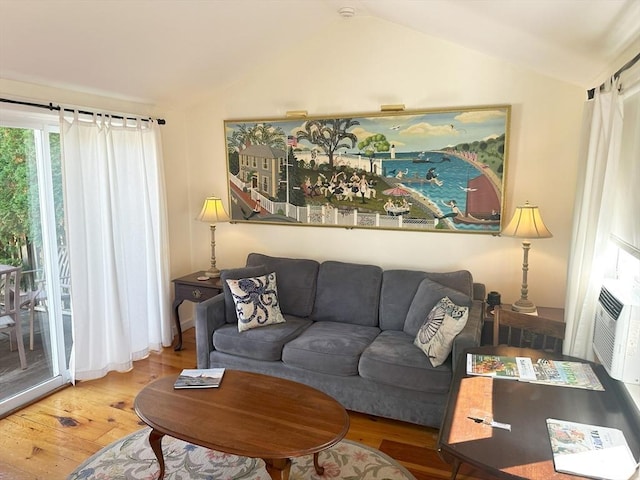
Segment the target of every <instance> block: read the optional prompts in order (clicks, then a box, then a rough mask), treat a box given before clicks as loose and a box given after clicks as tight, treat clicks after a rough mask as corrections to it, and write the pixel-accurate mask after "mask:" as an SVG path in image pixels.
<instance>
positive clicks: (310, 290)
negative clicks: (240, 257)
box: [247, 253, 320, 317]
mask: <svg viewBox="0 0 640 480" xmlns="http://www.w3.org/2000/svg"><path fill="white" fill-rule="evenodd" d="M256 265H265V266H266V268H267V269H268V271H269V272H276V275H277V277H278V297H279V300H280V310H281V311H282V313H284V314H289V315H295V316H297V317H308V316H309V315H311V312H312V311H313V302H314V300H315V297H316V279H317V276H318V267H319V265H320V264H319V263H318V262H316V261H315V260H307V259H297V258H283V257H270V256H268V255H263V254H261V253H250V254H249V255H248V257H247V266H248V267H252V266H256ZM265 273H266V272H265Z"/></svg>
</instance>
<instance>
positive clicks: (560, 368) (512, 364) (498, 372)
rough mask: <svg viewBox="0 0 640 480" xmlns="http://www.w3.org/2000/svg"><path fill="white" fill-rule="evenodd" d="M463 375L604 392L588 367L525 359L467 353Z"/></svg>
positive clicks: (579, 364)
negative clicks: (465, 368)
mask: <svg viewBox="0 0 640 480" xmlns="http://www.w3.org/2000/svg"><path fill="white" fill-rule="evenodd" d="M467 374H468V375H481V376H485V377H494V378H507V379H511V380H520V381H523V382H534V383H543V384H546V385H556V386H561V387H574V388H584V389H587V390H601V391H602V390H604V387H603V386H602V384H601V383H600V380H598V377H597V375H596V374H595V372H594V371H593V369H592V368H591V365H589V364H588V363H581V362H567V361H561V360H548V359H546V358H541V359H539V360H537V361H536V362H535V363H534V362H533V361H532V360H531V359H530V358H529V357H507V356H500V355H482V354H477V353H468V354H467Z"/></svg>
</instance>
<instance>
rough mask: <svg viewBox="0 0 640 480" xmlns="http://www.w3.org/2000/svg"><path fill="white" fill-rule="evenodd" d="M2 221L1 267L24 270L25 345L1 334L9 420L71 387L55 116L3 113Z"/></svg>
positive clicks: (0, 382) (0, 409)
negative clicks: (23, 358)
mask: <svg viewBox="0 0 640 480" xmlns="http://www.w3.org/2000/svg"><path fill="white" fill-rule="evenodd" d="M0 219H1V221H0V264H11V265H15V266H21V267H22V278H23V281H22V282H21V285H20V289H19V292H16V295H15V297H16V298H18V299H19V303H20V305H21V309H20V313H21V314H20V321H21V326H22V332H23V336H22V339H20V338H18V339H13V338H9V337H8V336H7V335H4V334H3V333H2V332H0V415H2V414H3V413H6V412H8V411H11V410H14V409H16V408H18V407H20V406H21V405H23V404H25V403H28V402H30V401H32V400H34V399H36V398H38V397H40V396H42V395H44V394H46V393H48V392H49V391H51V390H53V389H55V388H57V387H59V386H61V385H63V384H64V383H66V382H68V381H69V372H68V366H69V356H70V351H71V322H72V305H71V296H70V285H71V279H70V278H69V268H68V253H67V248H66V236H65V229H64V225H65V221H64V200H63V192H62V184H61V169H60V135H59V133H58V119H57V117H56V116H54V115H48V114H44V115H43V114H40V113H29V112H25V111H18V110H16V111H13V110H5V109H3V110H0ZM0 288H4V286H2V285H0ZM16 340H17V341H22V342H23V343H24V346H25V350H26V352H27V367H26V369H22V368H21V366H20V362H19V358H18V352H17V349H16V348H15V347H16V345H15V341H16Z"/></svg>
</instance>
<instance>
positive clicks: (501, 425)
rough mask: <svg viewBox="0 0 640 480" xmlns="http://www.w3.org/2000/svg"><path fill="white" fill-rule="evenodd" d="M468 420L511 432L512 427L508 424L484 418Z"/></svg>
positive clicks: (470, 418)
mask: <svg viewBox="0 0 640 480" xmlns="http://www.w3.org/2000/svg"><path fill="white" fill-rule="evenodd" d="M467 418H468V419H469V420H473V421H474V422H476V423H482V424H484V425H489V426H490V427H494V428H501V429H503V430H509V431H511V425H509V424H508V423H500V422H495V421H492V420H485V419H484V418H478V417H467Z"/></svg>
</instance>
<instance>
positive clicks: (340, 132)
mask: <svg viewBox="0 0 640 480" xmlns="http://www.w3.org/2000/svg"><path fill="white" fill-rule="evenodd" d="M355 125H360V122H359V121H357V120H353V119H352V118H334V119H328V120H308V121H306V122H304V125H303V126H302V129H300V130H298V131H297V132H296V136H297V137H298V140H307V141H308V142H310V143H312V144H314V145H318V146H319V147H320V148H321V149H322V150H324V152H325V153H326V154H327V156H328V157H329V167H330V168H333V154H334V153H335V151H336V150H338V149H339V148H353V147H354V146H355V144H356V142H357V141H358V138H357V137H356V136H355V135H354V134H353V133H349V132H347V130H348V129H350V128H351V127H353V126H355Z"/></svg>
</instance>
